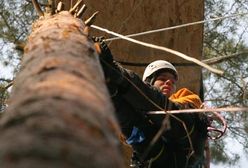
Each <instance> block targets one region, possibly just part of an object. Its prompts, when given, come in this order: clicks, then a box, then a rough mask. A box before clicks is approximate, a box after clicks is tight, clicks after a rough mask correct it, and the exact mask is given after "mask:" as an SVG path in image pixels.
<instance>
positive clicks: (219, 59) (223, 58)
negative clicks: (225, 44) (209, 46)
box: [202, 51, 248, 65]
mask: <svg viewBox="0 0 248 168" xmlns="http://www.w3.org/2000/svg"><path fill="white" fill-rule="evenodd" d="M243 54H248V51H244V52H240V53H235V54H232V55H226V56H220V57H215V58H210V59H206V60H203V61H202V62H204V63H206V64H208V65H213V64H217V63H220V62H223V61H226V60H229V59H232V58H235V57H238V56H242V55H243Z"/></svg>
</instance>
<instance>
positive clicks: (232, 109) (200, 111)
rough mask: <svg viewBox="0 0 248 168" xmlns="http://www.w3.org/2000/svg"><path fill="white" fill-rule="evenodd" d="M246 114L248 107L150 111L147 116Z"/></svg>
mask: <svg viewBox="0 0 248 168" xmlns="http://www.w3.org/2000/svg"><path fill="white" fill-rule="evenodd" d="M241 111H242V112H245V111H247V112H248V107H226V108H205V109H184V110H169V111H150V112H148V114H167V113H169V114H178V113H204V112H241Z"/></svg>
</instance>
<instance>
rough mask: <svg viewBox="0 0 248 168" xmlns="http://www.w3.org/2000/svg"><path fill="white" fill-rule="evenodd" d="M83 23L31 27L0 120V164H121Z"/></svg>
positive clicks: (59, 18) (50, 21)
mask: <svg viewBox="0 0 248 168" xmlns="http://www.w3.org/2000/svg"><path fill="white" fill-rule="evenodd" d="M84 28H85V27H84V24H83V22H82V21H80V20H78V19H75V18H73V17H72V16H71V15H70V14H69V13H68V12H61V13H59V14H57V15H54V16H51V17H49V16H46V17H45V18H43V19H40V20H38V21H37V22H36V23H35V24H34V25H33V32H32V33H31V35H30V37H29V39H28V43H27V46H26V47H25V55H24V58H23V60H22V66H21V70H20V72H19V74H18V75H17V77H16V80H15V82H14V88H13V90H12V95H11V99H10V102H9V107H8V109H7V111H6V112H5V114H4V115H3V118H1V121H0V134H1V136H0V167H1V168H5V167H6V168H12V167H13V168H29V167H30V168H34V167H35V168H39V167H42V168H44V167H46V168H50V167H51V168H57V167H58V168H62V167H70V168H74V167H80V168H83V167H85V168H86V167H87V168H91V167H92V168H94V167H96V168H100V167H101V168H104V167H106V168H110V167H116V168H120V167H123V161H122V158H121V154H120V150H119V143H118V139H117V136H116V134H115V133H116V132H119V128H118V126H117V122H116V120H115V118H114V115H113V107H112V105H111V103H110V98H109V96H108V93H107V89H106V87H105V84H104V76H103V72H102V70H101V67H100V64H99V60H98V57H97V54H96V52H95V50H94V48H93V45H92V43H91V41H90V40H89V39H88V36H87V35H86V34H84V32H83V30H84Z"/></svg>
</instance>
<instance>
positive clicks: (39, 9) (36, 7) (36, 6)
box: [32, 0, 44, 16]
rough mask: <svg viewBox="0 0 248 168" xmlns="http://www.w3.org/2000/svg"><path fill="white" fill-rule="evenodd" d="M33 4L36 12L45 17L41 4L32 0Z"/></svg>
mask: <svg viewBox="0 0 248 168" xmlns="http://www.w3.org/2000/svg"><path fill="white" fill-rule="evenodd" d="M32 3H33V5H34V8H35V10H36V11H37V13H38V14H39V16H44V13H43V11H42V10H41V8H40V4H39V3H38V2H37V0H32Z"/></svg>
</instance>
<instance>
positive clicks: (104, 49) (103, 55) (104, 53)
mask: <svg viewBox="0 0 248 168" xmlns="http://www.w3.org/2000/svg"><path fill="white" fill-rule="evenodd" d="M92 40H93V41H94V43H95V47H96V50H97V53H98V54H99V56H100V59H101V60H102V61H105V62H107V63H112V62H113V55H112V53H111V51H110V49H109V48H108V45H107V44H106V43H105V42H104V37H103V36H101V37H94V36H93V37H92Z"/></svg>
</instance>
